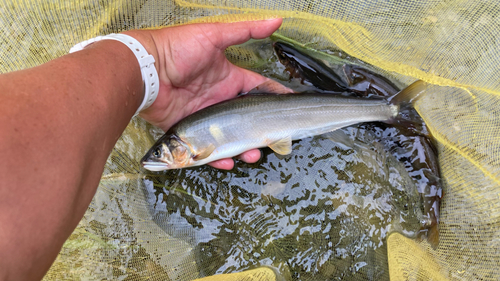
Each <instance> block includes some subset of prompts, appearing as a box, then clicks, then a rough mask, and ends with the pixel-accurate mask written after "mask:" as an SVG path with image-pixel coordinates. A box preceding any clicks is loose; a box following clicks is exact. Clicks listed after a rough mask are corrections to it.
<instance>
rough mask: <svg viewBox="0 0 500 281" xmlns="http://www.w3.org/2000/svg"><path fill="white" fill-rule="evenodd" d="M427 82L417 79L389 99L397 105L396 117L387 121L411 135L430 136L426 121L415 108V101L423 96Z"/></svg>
mask: <svg viewBox="0 0 500 281" xmlns="http://www.w3.org/2000/svg"><path fill="white" fill-rule="evenodd" d="M427 85H428V84H427V83H425V82H424V81H422V80H417V81H415V82H413V83H412V84H410V85H409V86H408V87H406V88H404V89H403V90H401V91H400V92H399V93H397V94H395V95H394V96H392V97H390V98H389V99H388V101H389V103H390V104H392V105H394V106H395V107H394V108H395V111H397V112H395V117H394V118H392V119H391V120H389V121H387V123H389V124H392V125H394V126H397V127H398V128H400V129H402V130H404V131H406V133H407V134H409V135H423V136H427V137H429V136H430V133H429V131H428V130H427V127H426V126H425V123H424V121H423V120H422V118H421V117H420V115H419V114H418V112H417V111H416V110H415V108H414V105H415V103H416V102H417V101H418V100H419V99H420V98H421V97H422V96H423V93H424V92H425V90H426V88H427Z"/></svg>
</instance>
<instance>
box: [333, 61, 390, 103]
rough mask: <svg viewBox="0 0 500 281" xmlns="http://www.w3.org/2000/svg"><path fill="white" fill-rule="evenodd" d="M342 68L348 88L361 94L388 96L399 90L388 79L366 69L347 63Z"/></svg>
mask: <svg viewBox="0 0 500 281" xmlns="http://www.w3.org/2000/svg"><path fill="white" fill-rule="evenodd" d="M343 69H344V74H345V76H346V78H347V81H348V87H349V90H350V91H353V92H355V93H357V94H360V95H361V96H372V95H373V96H380V97H390V96H393V95H394V94H396V93H397V92H399V88H398V87H396V86H395V85H394V83H392V82H391V81H390V80H389V79H387V78H385V77H383V76H381V75H379V74H377V73H374V72H372V71H369V70H368V69H365V68H362V67H359V66H355V65H348V64H345V65H344V66H343Z"/></svg>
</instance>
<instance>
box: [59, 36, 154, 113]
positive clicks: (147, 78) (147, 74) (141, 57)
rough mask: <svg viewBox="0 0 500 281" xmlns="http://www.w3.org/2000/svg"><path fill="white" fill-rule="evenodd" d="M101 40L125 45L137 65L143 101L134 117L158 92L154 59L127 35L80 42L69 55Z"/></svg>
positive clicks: (151, 102)
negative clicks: (141, 84)
mask: <svg viewBox="0 0 500 281" xmlns="http://www.w3.org/2000/svg"><path fill="white" fill-rule="evenodd" d="M103 40H113V41H118V42H120V43H122V44H123V45H125V46H126V47H127V48H128V49H129V50H130V51H131V52H132V53H133V54H134V56H135V58H136V59H137V62H138V63H139V68H140V72H141V77H142V82H143V100H142V102H141V104H140V106H139V107H138V109H137V110H136V112H135V114H134V116H136V115H138V114H139V112H141V111H142V110H144V109H146V108H148V107H150V106H151V105H152V104H153V103H154V101H155V100H156V97H157V96H158V92H159V85H160V81H159V78H158V71H157V69H156V66H155V61H156V60H155V57H154V56H153V55H151V54H149V52H148V50H147V49H146V48H145V47H144V46H143V45H142V44H141V42H139V41H138V40H137V39H135V38H134V37H132V36H130V35H127V34H108V35H105V36H97V37H95V38H92V39H89V40H86V41H83V42H80V43H78V44H76V45H75V46H73V47H72V48H71V49H70V51H69V52H70V53H73V52H77V51H81V50H83V49H84V48H85V47H87V46H88V45H90V44H93V43H95V42H99V41H103Z"/></svg>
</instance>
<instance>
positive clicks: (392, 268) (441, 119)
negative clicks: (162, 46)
mask: <svg viewBox="0 0 500 281" xmlns="http://www.w3.org/2000/svg"><path fill="white" fill-rule="evenodd" d="M499 8H500V7H499V6H498V3H497V2H495V1H450V2H448V1H401V2H398V3H394V2H393V1H338V2H336V1H159V0H149V1H147V0H143V1H90V0H89V1H55V0H54V1H3V2H2V3H1V4H0V11H1V13H0V27H1V28H0V40H1V41H0V42H1V44H0V46H1V49H2V52H1V53H0V56H1V59H0V71H1V72H2V73H5V72H9V71H14V70H19V69H23V68H27V67H33V66H36V65H39V64H41V63H44V62H46V61H49V60H50V59H54V58H56V57H59V56H62V55H64V54H66V53H67V51H68V50H69V48H70V47H71V46H73V45H74V44H75V43H78V42H80V41H83V40H86V39H89V38H91V37H95V36H98V35H103V34H107V33H112V32H120V31H123V30H128V29H135V28H156V27H162V26H169V25H176V24H183V23H188V22H214V21H225V22H229V21H237V20H251V19H262V18H266V17H276V16H280V17H283V18H284V23H283V26H282V27H281V28H280V30H279V31H278V33H279V36H282V37H286V38H289V39H291V40H294V41H296V42H299V43H301V44H304V45H305V46H307V47H308V48H311V49H317V50H341V52H342V54H344V55H346V56H348V57H350V58H355V59H357V60H360V61H364V62H366V63H368V64H370V65H373V66H375V67H377V68H379V69H380V70H381V71H382V72H384V73H387V74H388V75H391V77H393V78H395V79H397V80H398V81H400V82H401V83H409V82H411V81H414V80H416V79H422V80H424V81H426V82H429V83H431V84H432V86H430V87H429V88H428V89H427V94H426V95H425V97H424V98H423V99H422V100H420V101H419V103H418V104H417V109H418V111H419V113H420V114H421V116H422V117H423V118H424V120H425V121H426V123H427V125H428V127H429V128H430V130H431V131H432V134H433V136H434V137H435V138H436V140H437V143H438V150H439V163H440V167H441V173H442V178H443V182H444V184H445V189H444V192H445V196H444V198H443V201H442V206H441V223H440V243H439V247H438V248H437V249H436V250H434V249H432V248H431V247H430V246H429V245H428V244H427V242H426V241H422V242H420V241H415V240H412V239H408V238H405V237H404V236H403V235H401V234H397V233H394V234H391V235H389V236H387V237H385V239H383V242H381V241H382V239H381V240H376V239H375V240H374V239H367V240H363V241H351V242H352V243H353V245H356V243H359V245H367V244H370V243H371V244H370V245H372V244H373V245H375V246H374V247H372V248H370V249H372V251H371V250H370V251H369V250H367V251H365V252H363V253H362V255H364V257H366V259H369V260H370V261H371V262H372V264H374V265H376V266H375V267H373V268H370V270H367V269H366V266H364V262H365V261H361V260H360V261H357V260H354V259H351V260H349V261H348V262H347V261H346V259H342V258H338V257H341V256H342V254H338V253H330V254H328V253H329V252H328V249H325V248H321V247H322V245H328V243H327V242H326V243H324V244H321V243H318V244H313V245H312V246H308V247H310V248H307V249H311V250H310V251H308V250H307V249H306V248H304V249H305V250H303V251H301V249H302V247H305V246H304V245H305V243H306V242H307V243H309V242H311V241H313V242H314V241H320V242H321V241H327V240H328V239H331V237H328V236H327V235H326V234H325V235H323V236H321V235H320V236H317V235H316V236H315V235H313V234H314V233H324V232H328V229H329V228H328V225H324V226H319V227H323V228H321V230H324V231H316V232H314V231H313V230H307V229H303V230H290V233H295V232H294V231H298V234H299V236H301V237H307V236H308V235H310V236H311V237H310V238H308V239H306V238H304V239H305V240H300V239H298V241H294V240H293V239H289V240H286V239H285V240H276V241H279V243H278V242H273V241H275V240H273V237H274V236H273V232H259V229H267V228H265V226H266V225H265V224H266V220H264V219H262V218H259V217H258V216H255V217H245V216H244V215H243V213H242V212H244V211H245V210H246V209H245V208H247V207H248V206H250V205H251V206H253V208H257V207H258V206H259V205H258V204H261V203H262V202H266V205H265V206H264V205H262V208H267V209H266V210H270V211H269V212H268V213H267V214H269V217H272V218H275V217H273V216H272V210H273V208H278V207H276V206H278V204H275V203H273V201H275V200H281V199H283V198H281V199H280V197H279V196H280V194H282V193H283V192H286V191H284V190H283V188H287V187H288V186H287V185H288V180H287V176H288V174H286V173H285V174H284V175H283V177H284V178H282V177H281V175H280V173H277V176H276V178H271V176H268V177H265V176H263V175H262V174H256V175H252V177H253V180H254V181H256V182H257V183H259V182H258V181H260V183H265V184H264V185H265V186H267V187H269V189H267V190H265V191H262V190H258V191H255V190H254V191H252V190H245V189H244V186H245V183H246V182H245V181H244V180H242V179H245V178H246V177H248V175H249V174H250V173H252V171H254V172H255V170H252V166H247V168H240V169H239V170H238V173H236V174H229V173H225V172H221V171H214V170H213V169H210V168H206V169H204V170H197V171H196V172H193V171H177V172H173V173H172V174H169V175H170V176H151V175H148V174H146V173H145V172H144V170H141V169H140V167H139V165H138V160H139V159H140V158H141V157H142V155H143V153H144V152H145V151H146V150H147V148H149V146H150V145H151V144H152V143H153V141H154V139H155V138H157V137H159V136H160V134H161V132H160V131H158V130H157V129H155V128H152V127H151V126H149V125H147V124H145V123H144V122H143V121H142V120H140V119H134V120H133V121H132V122H131V124H130V125H129V127H128V128H127V130H126V131H125V133H124V135H123V136H122V138H121V139H120V141H119V142H118V144H117V146H116V148H115V149H114V150H113V152H112V155H111V157H110V158H109V160H108V163H107V166H106V168H105V171H104V174H103V178H102V180H101V184H100V186H99V189H98V191H97V194H96V196H95V198H94V199H93V201H92V203H91V205H90V207H89V209H88V211H87V213H86V215H85V217H84V218H83V219H82V221H81V223H80V225H79V226H78V228H77V229H76V230H75V231H74V233H73V234H72V235H71V237H70V238H69V239H68V241H67V242H66V243H65V245H64V247H63V249H62V251H61V253H60V255H59V257H58V259H57V260H56V262H55V263H54V265H53V266H52V268H51V270H50V271H49V272H48V273H47V275H46V277H45V279H46V280H86V279H90V280H96V279H97V280H99V279H100V280H193V279H197V278H207V279H201V280H212V279H210V278H211V277H209V276H212V275H214V274H225V275H219V276H217V277H216V278H217V279H213V280H327V279H328V276H331V275H332V274H333V275H334V274H335V273H339V272H341V273H342V274H344V275H343V276H344V278H345V279H346V280H347V279H349V280H369V279H372V280H373V279H375V280H383V279H389V278H390V279H391V280H476V279H479V280H498V279H499V278H500V267H499V266H498V265H499V264H500V239H499V238H498V237H499V234H500V218H499V217H500V198H499V194H500V192H499V191H500V174H499V173H500V169H499V168H500V162H499V161H500V160H499V159H500V154H499V146H498V140H499V137H500V133H499V132H500V130H499V129H500V118H499V110H498V108H500V99H499V93H500V92H499V91H498V89H499V85H498V83H499V81H500V80H498V79H497V77H498V76H499V74H500V68H499V65H500V63H499V62H500V55H499V54H500V52H499V51H500V50H499V48H500V47H499V46H500V44H499V42H498V36H497V34H496V33H497V30H498V27H499V25H500V9H499ZM330 54H335V51H331V52H330ZM228 57H229V58H230V59H231V61H233V62H234V63H236V64H238V65H241V66H244V67H249V68H252V69H258V67H259V58H260V56H259V55H258V54H257V55H256V54H255V53H254V52H250V51H248V50H247V49H246V48H245V47H232V48H230V49H229V51H228ZM315 141H316V140H315ZM317 141H318V142H321V140H317ZM296 145H298V146H300V145H303V147H305V148H301V147H294V150H295V149H299V150H300V149H305V150H306V152H308V153H309V154H311V155H315V156H319V155H323V156H324V155H326V153H325V151H323V150H322V151H316V150H314V147H315V145H314V143H312V142H311V141H310V142H308V145H306V144H303V143H299V144H296ZM325 145H327V144H320V145H319V147H322V148H324V147H325ZM328 148H329V149H332V150H335V149H336V148H334V147H328ZM342 153H343V154H344V155H345V154H347V153H351V152H345V151H344V152H342ZM295 155H297V154H295ZM330 156H331V155H330ZM266 157H268V158H269V159H270V161H269V163H281V162H280V161H284V160H282V159H274V158H273V157H276V156H275V155H274V154H272V153H271V154H269V155H267V156H266ZM320 158H321V157H320ZM274 161H275V162H274ZM285 161H286V159H285ZM307 161H309V160H307V159H304V160H300V159H298V160H297V161H296V162H295V163H298V165H299V166H300V165H303V166H304V167H305V168H303V170H301V171H306V170H307V167H309V166H308V165H307V164H308V163H309V162H307ZM314 161H315V165H314V167H315V168H314V169H316V170H314V171H313V170H311V171H310V173H313V172H314V173H316V176H317V177H318V180H317V181H316V182H315V180H314V179H310V180H311V181H312V183H310V184H311V186H315V185H317V184H318V185H319V186H320V187H318V189H321V188H323V187H324V188H323V189H326V191H324V193H323V194H324V195H325V196H327V195H332V194H335V193H334V191H335V190H328V184H327V182H328V181H330V180H332V178H331V177H332V175H333V173H326V172H325V173H324V175H322V173H321V172H320V171H319V170H321V169H323V168H324V169H326V168H327V166H326V164H325V166H321V165H320V164H318V166H317V165H316V164H317V163H318V162H320V161H323V159H315V160H314ZM330 166H331V165H330ZM328 167H329V166H328ZM335 167H337V168H338V169H337V170H339V169H340V168H343V169H345V168H346V167H345V166H343V164H342V163H341V161H339V162H336V164H335V165H334V168H335ZM253 168H255V167H253ZM258 168H261V169H267V171H270V175H274V173H272V171H277V170H279V169H282V167H272V166H268V167H264V168H262V167H258ZM334 168H332V169H334ZM347 168H349V169H350V170H349V169H346V171H348V172H349V171H353V173H354V172H356V171H358V170H357V169H361V168H359V167H355V166H352V167H347ZM273 169H274V170H273ZM334 170H335V169H334ZM337 170H336V171H337ZM325 171H326V170H325ZM337 172H338V173H337V174H335V177H336V178H339V177H342V176H349V174H348V173H346V174H345V175H342V174H341V172H339V171H337ZM193 173H196V174H193ZM290 173H292V172H290ZM260 177H262V178H260ZM321 177H324V178H323V179H324V183H321V182H320V181H321ZM179 178H182V179H183V180H178V179H179ZM304 178H306V177H304ZM214 179H216V180H215V181H214ZM235 181H236V182H238V183H239V185H237V184H234V182H235ZM291 181H292V182H293V181H294V179H292V180H291ZM295 181H296V182H297V184H298V185H297V186H299V187H300V186H302V185H303V184H305V183H302V182H300V181H299V180H295ZM380 181H381V182H382V179H380ZM296 182H294V183H293V184H291V185H292V186H294V185H295V184H296ZM325 185H326V187H325ZM306 190H307V189H303V192H304V194H306V195H307V194H308V193H307V192H306ZM255 194H258V196H260V197H258V198H257V197H255V196H256V195H255ZM358 195H359V196H357V197H353V200H355V201H356V200H358V201H359V200H365V199H361V198H364V197H363V196H362V195H363V192H360V193H359V194H358ZM236 196H239V198H246V199H247V200H248V202H240V201H238V202H235V200H233V199H234V198H235V197H236ZM304 196H305V195H304ZM307 196H312V195H310V194H309V195H307ZM311 198H312V197H311ZM174 199H175V200H174ZM222 199H223V200H222ZM266 200H267V201H266ZM327 201H328V202H333V203H329V204H326V203H325V202H327ZM218 202H226V204H225V205H223V207H224V208H223V209H221V208H222V207H221V208H219V207H218V205H217V204H215V203H218ZM311 202H315V203H318V204H316V205H315V206H313V204H311V205H310V206H307V207H309V208H311V209H312V210H310V212H311V214H315V216H319V214H321V208H325V209H328V208H332V207H331V206H334V207H335V206H337V207H338V206H340V205H335V204H336V203H335V202H336V201H335V200H333V199H332V198H328V200H323V201H321V200H319V199H317V200H316V199H314V200H311ZM292 203H293V202H292ZM292 203H290V205H293V204H292ZM332 204H333V205H332ZM192 206H195V207H192ZM256 206H257V207H256ZM238 208H240V209H238ZM253 210H254V209H252V210H251V211H249V212H248V213H249V214H258V213H253ZM214 213H216V214H218V215H219V216H221V217H222V216H223V215H226V216H227V217H228V218H229V217H233V218H236V217H237V216H238V215H240V216H241V217H238V218H239V220H238V222H239V223H240V224H238V225H232V226H231V227H229V226H227V225H228V224H229V222H226V221H224V220H221V219H217V218H214V217H212V215H211V214H214ZM194 214H196V215H194ZM386 215H387V216H389V217H390V216H391V215H393V214H386ZM315 216H312V217H311V220H314V218H315ZM323 216H326V214H323ZM410 217H411V216H410ZM391 218H392V217H391ZM411 219H415V217H411ZM305 220H306V221H307V219H305ZM208 222H210V223H212V225H214V227H217V226H218V224H220V225H223V226H224V227H226V229H228V232H226V234H225V236H221V237H217V238H218V239H219V240H216V239H214V237H212V236H210V235H207V233H206V232H203V231H200V229H202V227H201V226H204V225H210V224H209V223H208ZM244 222H249V223H251V224H252V225H253V226H256V227H254V228H252V229H249V228H247V227H245V226H244V224H243V223H244ZM370 222H372V221H370ZM277 223H278V224H279V221H277ZM355 223H356V224H363V223H364V221H361V220H360V221H355ZM220 225H219V226H220ZM306 225H307V224H306ZM318 225H321V224H320V223H319V224H316V223H311V224H310V225H308V226H309V227H311V228H313V227H316V226H318ZM380 229H384V228H383V227H381V228H380ZM229 230H231V231H233V232H234V233H238V236H231V235H232V234H231V233H230V232H229ZM345 231H349V230H348V229H347V230H345ZM290 233H288V234H290ZM377 233H379V234H378V235H379V236H381V235H382V234H381V233H383V232H377ZM281 234H283V233H281ZM288 234H286V235H288ZM245 235H247V236H248V237H263V238H265V239H260V240H256V243H255V244H251V243H247V242H248V241H251V239H249V240H244V241H243V242H241V241H240V242H238V240H236V239H233V240H231V239H232V238H234V237H236V238H238V239H239V238H241V237H245ZM286 235H284V234H283V237H285V238H286V237H287V236H286ZM227 237H229V238H227ZM297 237H298V236H297ZM346 237H347V236H346ZM375 237H378V236H375ZM379 238H380V237H379ZM296 240H297V239H296ZM214 241H215V242H214ZM229 241H234V245H238V247H236V246H235V247H232V244H231V243H229ZM209 242H212V243H209ZM257 242H258V243H257ZM245 243H246V244H245ZM273 243H274V244H276V245H274V244H273ZM378 243H381V244H378ZM380 245H382V246H380ZM264 246H265V247H264ZM316 246H317V247H319V248H315V247H316ZM273 247H274V248H273ZM273 249H277V250H273ZM344 249H347V250H350V251H351V252H353V253H355V249H352V248H344ZM256 250H259V251H261V253H262V254H261V256H258V255H256V254H255V253H257V252H259V251H256ZM296 250H298V251H299V252H300V255H297V257H296V258H295V259H293V258H291V256H293V255H292V254H294V253H295V252H294V251H296ZM273 251H279V252H273ZM313 252H314V253H316V252H319V253H322V256H315V255H314V253H313ZM247 253H252V255H250V256H249V255H248V254H247ZM268 253H272V256H276V255H277V254H276V253H279V254H280V255H282V256H283V257H284V258H283V260H286V261H287V262H281V263H279V262H275V261H274V260H272V259H271V258H263V256H265V255H266V254H268ZM269 255H270V256H271V254H269ZM346 256H347V257H352V256H356V255H346ZM358 256H359V255H358ZM288 257H290V258H288ZM333 257H336V258H337V259H334V258H333ZM230 259H233V260H230ZM235 264H237V265H239V266H241V268H243V269H245V270H239V269H237V268H235V267H234V265H235ZM308 270H309V271H311V270H313V271H314V270H316V272H317V274H316V275H307V272H308ZM297 272H302V274H301V275H297ZM212 278H213V277H212Z"/></svg>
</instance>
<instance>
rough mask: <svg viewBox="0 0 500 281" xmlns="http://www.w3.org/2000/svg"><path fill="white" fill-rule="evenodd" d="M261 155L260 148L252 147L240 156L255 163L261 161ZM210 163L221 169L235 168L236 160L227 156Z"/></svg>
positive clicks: (245, 160)
mask: <svg viewBox="0 0 500 281" xmlns="http://www.w3.org/2000/svg"><path fill="white" fill-rule="evenodd" d="M260 157H261V152H260V150H258V149H252V150H249V151H246V152H244V153H242V154H241V155H240V156H239V157H238V158H239V159H241V160H242V161H244V162H247V163H255V162H257V161H259V159H260ZM208 165H210V166H212V167H214V168H217V169H221V170H231V169H232V168H234V161H233V159H231V158H226V159H221V160H217V161H214V162H211V163H208Z"/></svg>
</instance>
